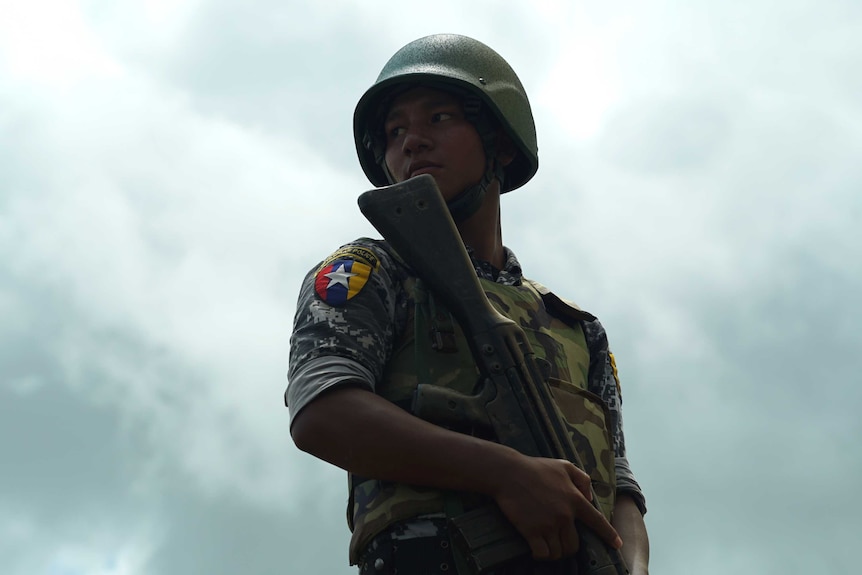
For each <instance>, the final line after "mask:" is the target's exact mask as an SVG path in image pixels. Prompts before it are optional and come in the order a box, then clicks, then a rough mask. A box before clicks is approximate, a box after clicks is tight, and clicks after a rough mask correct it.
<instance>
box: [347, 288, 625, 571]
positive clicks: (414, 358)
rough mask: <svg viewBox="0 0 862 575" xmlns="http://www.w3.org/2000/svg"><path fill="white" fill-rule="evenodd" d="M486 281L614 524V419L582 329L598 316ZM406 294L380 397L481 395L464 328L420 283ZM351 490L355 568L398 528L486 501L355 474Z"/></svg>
mask: <svg viewBox="0 0 862 575" xmlns="http://www.w3.org/2000/svg"><path fill="white" fill-rule="evenodd" d="M480 282H481V284H482V287H483V288H484V290H485V293H486V294H487V295H488V298H489V299H490V300H491V302H492V304H493V305H494V307H496V308H497V310H498V311H500V312H501V313H503V314H504V315H506V316H507V317H509V318H511V319H513V320H515V321H516V322H518V324H519V325H520V326H521V328H522V329H524V331H525V332H526V334H527V337H528V339H529V341H530V344H531V345H532V347H533V351H534V352H535V353H536V355H537V356H538V357H540V358H543V359H545V360H547V361H548V362H549V364H550V366H551V377H550V381H549V383H550V386H551V391H552V393H553V396H554V399H555V400H556V403H557V406H558V407H559V409H560V411H561V412H562V414H563V416H564V418H565V419H566V422H567V423H568V424H569V430H570V431H571V435H572V439H573V441H574V443H575V446H576V447H577V450H578V453H579V455H580V457H581V460H582V461H583V462H584V465H585V467H586V468H587V471H588V472H589V473H590V476H591V477H592V481H593V487H594V489H595V491H596V494H597V495H598V499H599V505H600V507H601V510H602V512H603V513H604V514H605V516H606V517H608V519H610V517H611V512H612V511H613V506H614V498H615V492H616V489H615V474H614V458H613V449H612V445H611V442H610V437H611V436H610V433H609V430H608V424H607V422H608V421H609V417H608V412H607V407H606V406H605V404H604V402H603V401H602V400H601V399H600V398H599V397H598V396H596V395H595V394H593V393H591V392H589V391H587V372H588V370H589V366H590V357H589V352H588V349H587V344H586V339H585V338H584V332H583V329H582V327H581V323H580V322H581V321H582V320H585V319H593V316H591V315H590V314H588V313H586V312H583V311H581V310H579V309H578V308H576V307H574V306H573V305H570V304H567V303H565V302H563V301H562V300H561V299H560V298H558V297H557V296H555V295H554V294H552V293H550V292H549V291H548V290H547V289H546V288H544V287H543V286H541V285H540V284H537V283H535V282H531V281H529V280H525V281H524V283H523V284H522V285H521V286H506V285H502V284H498V283H495V282H491V281H488V280H483V279H480ZM405 288H406V289H407V293H409V294H412V299H413V300H414V304H415V305H414V306H413V311H412V313H411V314H410V317H409V319H408V324H407V327H406V329H405V331H404V336H403V338H402V340H401V341H400V342H398V343H397V345H396V346H395V349H394V350H393V354H392V358H391V360H390V362H389V364H388V366H387V371H386V373H385V374H384V377H383V380H382V381H381V382H380V383H379V384H378V386H377V389H376V392H377V394H378V395H380V396H382V397H384V398H386V399H388V400H389V401H392V402H393V403H395V404H397V405H399V406H401V407H403V408H404V409H407V410H408V411H409V410H410V405H411V401H412V397H413V392H414V390H415V389H416V386H417V385H418V384H420V383H423V384H435V385H444V386H447V387H450V388H452V389H455V390H457V391H460V392H462V393H470V394H473V393H475V392H476V386H477V383H478V382H479V373H478V370H477V368H476V366H475V364H474V362H473V359H472V356H471V354H470V350H469V348H468V346H467V341H466V339H465V337H464V334H463V333H462V331H461V329H460V327H459V326H458V325H457V323H456V322H455V321H454V320H453V319H452V316H451V315H450V314H449V312H448V311H447V310H446V309H444V308H443V307H442V305H441V303H440V302H439V301H436V300H435V298H434V297H433V295H432V294H431V293H429V292H428V291H427V290H426V289H425V288H424V286H423V284H422V281H421V280H419V279H417V278H409V279H407V280H406V281H405ZM466 431H467V432H469V430H466ZM350 489H351V493H350V501H349V504H348V509H347V521H348V525H349V526H350V528H351V530H352V531H353V537H352V539H351V542H350V559H351V564H355V563H356V562H357V560H358V557H359V554H360V553H361V552H362V550H363V549H365V547H366V546H367V545H368V543H369V542H370V541H371V539H372V538H373V537H374V536H375V535H377V534H378V533H380V532H381V531H383V530H384V529H386V528H387V527H388V526H389V525H391V524H392V523H395V522H397V521H402V520H405V519H409V518H414V517H417V516H420V515H426V514H435V513H444V512H446V511H447V510H448V511H449V512H450V513H451V510H452V507H451V501H452V499H453V495H454V496H455V497H454V499H456V500H457V501H458V504H457V505H458V508H460V509H464V510H466V509H470V508H473V507H476V506H478V505H479V504H481V503H483V502H485V501H486V500H485V499H483V496H481V495H478V494H471V493H457V494H455V493H454V492H446V491H443V490H440V489H432V488H427V487H420V486H415V485H405V484H399V483H392V482H387V481H378V480H374V479H364V478H360V477H356V476H350ZM447 501H448V502H449V503H447Z"/></svg>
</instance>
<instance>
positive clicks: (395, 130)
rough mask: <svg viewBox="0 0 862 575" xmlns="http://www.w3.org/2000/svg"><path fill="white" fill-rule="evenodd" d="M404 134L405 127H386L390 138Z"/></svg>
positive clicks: (387, 135)
mask: <svg viewBox="0 0 862 575" xmlns="http://www.w3.org/2000/svg"><path fill="white" fill-rule="evenodd" d="M402 134H404V128H402V127H401V126H392V127H390V128H387V129H386V137H387V138H389V139H392V138H397V137H398V136H401V135H402Z"/></svg>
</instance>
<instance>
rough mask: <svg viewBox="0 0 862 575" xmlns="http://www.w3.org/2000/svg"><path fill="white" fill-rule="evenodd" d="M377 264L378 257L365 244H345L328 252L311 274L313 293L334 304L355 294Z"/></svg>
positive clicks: (342, 302) (343, 301)
mask: <svg viewBox="0 0 862 575" xmlns="http://www.w3.org/2000/svg"><path fill="white" fill-rule="evenodd" d="M379 266H380V260H379V259H378V257H377V256H376V255H375V254H374V252H372V251H371V250H369V249H367V248H363V247H360V246H348V247H344V248H341V249H340V250H338V251H337V252H335V253H334V254H332V255H331V256H329V257H328V258H327V259H326V260H325V261H324V262H323V264H322V265H321V266H320V269H318V270H317V274H316V275H315V277H314V291H315V293H317V297H319V298H320V299H321V300H323V301H325V302H326V303H328V304H330V305H334V306H339V305H344V304H345V303H347V300H349V299H351V298H352V297H354V296H356V294H358V293H359V292H360V291H361V290H362V288H363V287H365V284H366V283H368V278H370V277H371V274H372V272H373V271H374V270H376V269H377V268H378V267H379Z"/></svg>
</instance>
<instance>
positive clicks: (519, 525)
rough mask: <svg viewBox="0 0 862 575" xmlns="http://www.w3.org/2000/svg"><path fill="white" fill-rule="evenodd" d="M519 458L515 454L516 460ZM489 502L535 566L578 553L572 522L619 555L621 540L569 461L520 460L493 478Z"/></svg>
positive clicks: (587, 479)
mask: <svg viewBox="0 0 862 575" xmlns="http://www.w3.org/2000/svg"><path fill="white" fill-rule="evenodd" d="M519 455H520V454H519ZM496 487H497V488H496V489H495V491H494V493H493V496H494V499H495V500H496V502H497V505H499V506H500V509H501V510H502V511H503V513H504V514H505V515H506V517H508V519H509V521H511V522H512V524H513V525H514V526H515V528H516V529H517V530H518V531H519V532H520V533H521V535H523V536H524V538H525V539H526V540H527V543H528V544H529V545H530V549H531V551H532V554H533V558H535V559H540V560H554V559H560V558H561V557H565V556H568V555H573V554H574V553H575V552H576V551H577V550H578V547H579V544H580V542H579V540H578V533H577V530H576V529H575V520H577V521H580V522H581V523H583V524H584V526H586V527H587V528H589V529H591V530H593V531H594V532H595V533H596V534H597V535H598V536H599V537H600V538H602V539H603V540H604V541H605V542H607V544H608V545H610V546H612V547H614V548H617V549H619V548H620V547H621V546H622V540H621V539H620V536H619V534H618V533H617V532H616V530H615V529H614V528H613V527H612V526H611V524H610V523H609V522H608V521H607V519H605V516H604V515H602V513H601V512H600V511H599V510H598V509H596V508H595V507H593V505H592V503H591V502H590V501H591V499H592V492H591V489H590V477H589V475H587V474H586V473H585V472H584V471H581V470H580V469H578V468H577V467H575V466H574V465H573V464H572V463H570V462H569V461H565V460H562V459H547V458H541V457H528V456H525V455H524V456H521V457H520V458H518V461H517V463H516V464H515V465H513V466H511V467H509V468H507V470H506V473H502V474H500V476H499V477H498V478H497V486H496Z"/></svg>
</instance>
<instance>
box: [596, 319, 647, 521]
mask: <svg viewBox="0 0 862 575" xmlns="http://www.w3.org/2000/svg"><path fill="white" fill-rule="evenodd" d="M584 334H585V335H586V339H587V346H588V347H589V350H590V369H589V375H588V383H587V388H588V389H589V391H591V392H593V393H595V394H596V395H598V396H599V397H601V398H602V400H603V401H604V402H605V405H606V406H607V408H608V412H609V413H610V421H609V424H610V428H611V440H612V441H613V449H614V456H615V458H614V467H615V470H616V476H617V493H626V494H627V495H630V496H631V497H632V499H633V500H634V502H635V504H637V506H638V508H639V509H640V511H641V513H646V499H645V497H644V495H643V491H642V490H641V487H640V485H639V484H638V482H637V480H635V476H634V473H632V470H631V467H630V466H629V461H628V458H627V457H626V442H625V435H624V434H623V414H622V394H621V391H620V381H619V376H618V375H617V368H616V363H615V361H614V356H613V353H611V351H610V349H609V346H608V337H607V334H606V333H605V328H604V327H602V324H601V323H600V322H599V320H594V321H590V322H584Z"/></svg>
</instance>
